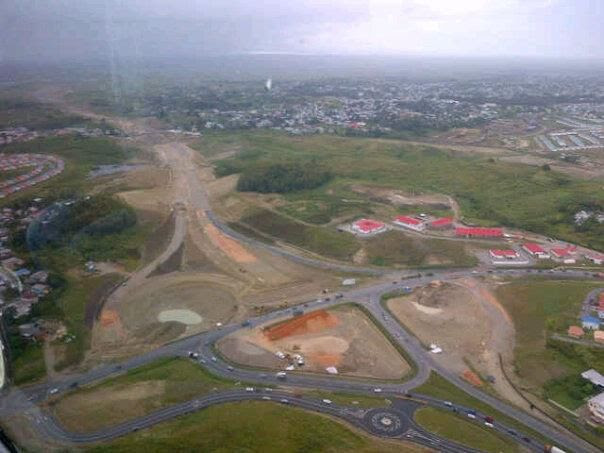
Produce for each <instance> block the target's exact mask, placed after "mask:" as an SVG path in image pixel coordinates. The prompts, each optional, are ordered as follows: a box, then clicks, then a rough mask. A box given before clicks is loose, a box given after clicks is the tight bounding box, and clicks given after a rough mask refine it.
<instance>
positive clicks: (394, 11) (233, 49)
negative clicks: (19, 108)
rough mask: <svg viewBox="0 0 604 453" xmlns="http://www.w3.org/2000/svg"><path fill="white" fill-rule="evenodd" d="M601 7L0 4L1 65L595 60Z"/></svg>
mask: <svg viewBox="0 0 604 453" xmlns="http://www.w3.org/2000/svg"><path fill="white" fill-rule="evenodd" d="M603 24H604V0H1V1H0V59H15V58H18V59H24V58H25V59H31V58H34V59H36V58H39V59H47V58H51V59H59V58H72V57H75V58H81V57H105V58H106V57H108V56H111V55H117V56H120V57H129V56H139V57H146V56H166V55H175V56H186V57H195V56H200V55H205V54H227V53H228V54H232V53H254V52H257V53H273V52H275V53H280V52H283V53H310V54H401V55H406V54H427V55H463V56H541V57H555V58H568V57H571V58H574V57H580V58H604V31H603V30H604V26H603Z"/></svg>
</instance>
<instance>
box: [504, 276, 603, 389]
mask: <svg viewBox="0 0 604 453" xmlns="http://www.w3.org/2000/svg"><path fill="white" fill-rule="evenodd" d="M598 286H601V284H598V283H597V282H588V281H564V280H563V281H552V280H540V279H524V280H518V281H513V282H511V283H509V284H507V285H503V286H500V287H499V288H498V289H497V298H498V300H499V301H500V302H501V303H502V304H503V306H504V307H505V309H506V310H507V312H508V313H509V314H510V316H511V317H512V320H513V322H514V326H515V329H516V346H515V350H514V357H515V367H516V373H517V375H518V376H519V377H520V378H521V379H522V381H523V384H524V385H525V386H526V387H527V388H529V389H530V390H531V391H533V392H535V393H537V394H540V393H541V387H542V386H543V385H544V384H545V383H546V382H548V381H550V380H551V379H557V378H562V377H565V376H569V375H572V374H577V373H580V372H582V371H585V369H588V368H596V369H598V370H599V371H600V372H603V373H604V351H602V350H601V349H600V350H596V349H588V348H586V347H582V346H578V345H566V344H562V343H561V342H557V341H553V340H550V341H546V338H547V334H548V333H550V332H560V333H564V332H565V331H566V329H567V328H568V326H569V325H571V324H577V323H579V320H578V317H579V313H580V309H581V303H582V301H583V299H584V298H585V296H586V295H587V294H588V293H589V291H591V290H592V289H594V288H597V287H598Z"/></svg>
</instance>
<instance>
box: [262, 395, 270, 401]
mask: <svg viewBox="0 0 604 453" xmlns="http://www.w3.org/2000/svg"><path fill="white" fill-rule="evenodd" d="M262 399H263V400H265V401H270V400H271V397H270V396H263V397H262Z"/></svg>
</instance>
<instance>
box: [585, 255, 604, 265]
mask: <svg viewBox="0 0 604 453" xmlns="http://www.w3.org/2000/svg"><path fill="white" fill-rule="evenodd" d="M585 259H586V260H588V261H591V262H592V263H594V264H596V265H598V266H600V265H602V264H604V255H585Z"/></svg>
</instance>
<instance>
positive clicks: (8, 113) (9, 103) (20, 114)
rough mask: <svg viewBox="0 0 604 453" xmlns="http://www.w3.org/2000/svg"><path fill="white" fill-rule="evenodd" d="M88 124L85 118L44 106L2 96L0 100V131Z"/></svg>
mask: <svg viewBox="0 0 604 453" xmlns="http://www.w3.org/2000/svg"><path fill="white" fill-rule="evenodd" d="M88 123H89V121H88V120H86V119H85V118H82V117H80V116H77V115H69V114H65V113H63V112H61V111H59V110H56V109H54V108H52V107H51V106H48V105H45V104H40V103H37V102H33V101H27V100H24V99H17V98H9V97H4V96H3V97H2V98H0V130H2V129H9V128H13V127H21V126H25V127H27V128H28V129H33V130H44V129H57V128H62V127H69V126H84V125H86V124H88Z"/></svg>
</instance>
